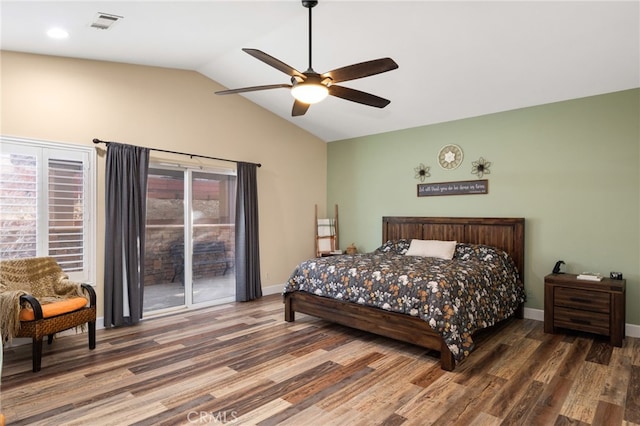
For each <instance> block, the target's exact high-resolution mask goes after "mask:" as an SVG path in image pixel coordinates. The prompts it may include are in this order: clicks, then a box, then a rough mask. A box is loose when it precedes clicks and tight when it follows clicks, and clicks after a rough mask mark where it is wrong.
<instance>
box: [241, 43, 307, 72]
mask: <svg viewBox="0 0 640 426" xmlns="http://www.w3.org/2000/svg"><path fill="white" fill-rule="evenodd" d="M242 50H244V51H245V52H247V53H248V54H249V55H251V56H253V57H254V58H256V59H258V60H260V61H262V62H264V63H265V64H267V65H271V66H272V67H274V68H275V69H277V70H278V71H282V72H283V73H285V74H287V75H290V76H291V77H302V79H304V78H305V75H304V74H302V73H301V72H300V71H298V70H297V69H295V68H293V67H291V66H289V65H287V64H285V63H284V62H282V61H281V60H280V59H276V58H274V57H273V56H271V55H269V54H267V53H264V52H263V51H262V50H258V49H249V48H244V49H242Z"/></svg>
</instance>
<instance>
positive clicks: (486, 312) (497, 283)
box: [284, 240, 525, 360]
mask: <svg viewBox="0 0 640 426" xmlns="http://www.w3.org/2000/svg"><path fill="white" fill-rule="evenodd" d="M409 244H410V241H409V240H397V241H389V242H387V243H385V244H383V245H382V246H381V247H379V248H378V249H377V250H376V251H374V252H371V253H366V254H357V255H353V256H350V255H342V256H330V257H323V258H314V259H310V260H307V261H304V262H302V263H301V264H299V265H298V266H297V267H296V268H295V270H294V271H293V272H292V274H291V276H290V278H289V280H288V282H287V283H286V285H285V289H284V293H289V292H293V291H305V292H308V293H313V294H315V295H318V296H323V297H330V298H334V299H340V300H345V301H350V302H354V303H359V304H361V305H368V306H375V307H378V308H380V309H385V310H387V311H393V312H399V313H403V314H408V315H411V316H419V317H420V318H422V319H423V320H424V321H426V322H428V323H429V325H430V326H431V328H433V329H434V330H435V331H437V332H438V333H440V335H442V337H443V339H444V341H445V343H446V344H447V346H448V347H449V349H450V350H451V352H452V353H453V356H454V358H455V359H456V360H461V359H463V358H465V357H466V356H467V355H468V354H469V353H470V352H471V351H472V350H473V348H474V343H473V340H472V338H471V335H472V334H473V333H474V332H475V331H476V330H479V329H482V328H486V327H489V326H491V325H493V324H495V323H497V322H499V321H501V320H503V319H505V318H507V317H509V316H511V315H512V314H513V313H514V312H515V310H516V308H517V307H518V305H519V304H520V303H522V302H524V301H525V292H524V286H523V284H522V283H521V282H520V280H519V275H518V271H517V269H516V267H515V264H514V263H513V260H512V259H511V258H510V257H509V256H508V254H507V253H506V252H504V251H502V250H499V249H497V248H494V247H489V246H484V245H476V244H462V243H458V244H457V245H456V251H455V254H454V257H453V259H452V260H443V259H439V258H432V257H419V256H405V255H404V253H405V252H406V251H407V249H408V248H409Z"/></svg>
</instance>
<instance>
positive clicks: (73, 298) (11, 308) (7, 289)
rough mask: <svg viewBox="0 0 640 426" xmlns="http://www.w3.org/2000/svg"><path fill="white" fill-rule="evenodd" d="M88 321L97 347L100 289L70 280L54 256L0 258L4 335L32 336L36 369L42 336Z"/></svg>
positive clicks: (50, 338)
mask: <svg viewBox="0 0 640 426" xmlns="http://www.w3.org/2000/svg"><path fill="white" fill-rule="evenodd" d="M86 325H88V334H89V349H94V348H95V347H96V293H95V291H94V290H93V288H92V287H91V286H90V285H88V284H79V283H74V282H72V281H69V279H68V277H67V275H66V274H65V273H64V272H63V271H62V268H60V266H59V265H58V263H57V262H56V261H55V259H53V258H52V257H32V258H24V259H9V260H2V261H0V329H1V331H2V333H1V334H2V336H3V338H4V339H9V340H10V339H12V338H14V337H30V338H31V339H32V358H33V372H37V371H40V369H41V365H42V339H43V338H44V336H48V339H47V342H48V344H51V343H52V342H53V336H54V335H55V334H56V333H59V332H61V331H64V330H68V329H70V328H74V327H81V328H84V327H85V326H86Z"/></svg>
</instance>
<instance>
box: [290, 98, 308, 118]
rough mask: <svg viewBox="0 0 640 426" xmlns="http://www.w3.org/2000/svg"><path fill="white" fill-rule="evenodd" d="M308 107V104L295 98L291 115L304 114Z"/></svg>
mask: <svg viewBox="0 0 640 426" xmlns="http://www.w3.org/2000/svg"><path fill="white" fill-rule="evenodd" d="M308 109H309V104H305V103H304V102H300V101H299V100H297V99H296V101H295V102H294V103H293V109H292V110H291V115H292V116H293V117H297V116H299V115H304V114H305V113H306V112H307V110H308Z"/></svg>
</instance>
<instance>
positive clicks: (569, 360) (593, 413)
mask: <svg viewBox="0 0 640 426" xmlns="http://www.w3.org/2000/svg"><path fill="white" fill-rule="evenodd" d="M476 342H477V344H478V346H477V349H476V350H475V351H474V353H472V355H471V356H470V357H469V358H468V359H466V360H465V361H464V362H462V363H461V364H459V365H458V366H457V368H456V371H454V372H445V371H443V370H441V369H440V366H439V363H438V359H437V356H436V355H437V354H435V353H428V352H426V351H424V350H422V349H420V348H417V347H415V346H411V345H408V344H403V343H399V342H395V341H393V340H390V339H386V338H381V337H376V336H373V335H370V334H367V333H361V332H358V331H354V330H351V329H348V328H345V327H341V326H338V325H334V324H330V323H328V322H325V321H321V320H318V319H315V318H313V317H310V316H306V315H300V314H298V316H297V321H296V322H295V323H286V322H284V321H283V304H282V301H281V298H280V296H279V295H274V296H267V297H264V298H263V299H262V300H260V301H257V302H249V303H232V304H227V305H221V306H217V307H214V308H208V309H204V310H199V311H192V312H186V313H182V314H179V315H172V316H168V317H163V318H155V319H151V320H147V321H144V322H142V323H141V324H139V325H138V326H136V327H132V328H122V329H110V330H98V333H97V347H96V349H95V350H94V351H89V350H88V347H87V340H86V336H85V335H71V336H63V337H60V338H59V339H56V340H55V341H54V343H53V344H52V345H51V346H50V347H46V346H47V345H46V344H45V349H44V356H43V360H42V371H40V372H39V373H32V372H31V352H30V351H31V349H30V345H26V346H20V347H15V348H7V349H5V351H4V367H3V371H2V383H1V386H2V387H1V391H2V405H1V409H2V412H3V413H4V414H5V415H6V417H7V425H20V424H29V425H67V424H69V425H190V424H242V425H254V424H255V425H275V424H289V425H333V424H335V425H375V424H384V425H428V424H437V425H444V424H456V425H457V424H459V425H469V424H476V425H498V424H508V425H553V424H556V425H568V424H576V425H589V424H591V425H634V424H636V425H638V424H640V339H634V338H627V339H625V341H624V346H623V347H622V348H614V347H611V346H610V345H608V344H607V343H606V342H604V341H602V340H599V339H598V338H596V339H594V338H593V337H592V336H586V335H579V334H575V335H549V334H544V332H543V327H542V323H541V322H537V321H533V320H510V321H507V322H506V323H505V324H503V325H501V326H499V327H497V328H494V329H493V330H492V331H490V332H486V333H482V334H481V335H479V336H478V337H477V339H476Z"/></svg>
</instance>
